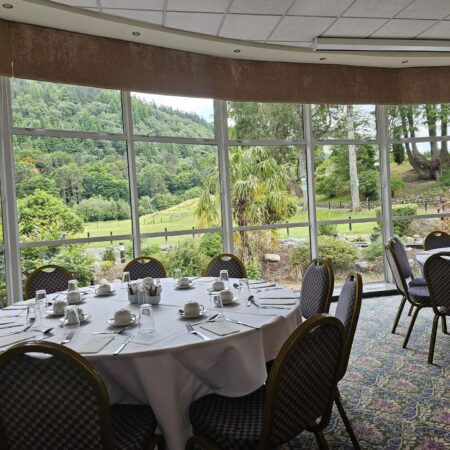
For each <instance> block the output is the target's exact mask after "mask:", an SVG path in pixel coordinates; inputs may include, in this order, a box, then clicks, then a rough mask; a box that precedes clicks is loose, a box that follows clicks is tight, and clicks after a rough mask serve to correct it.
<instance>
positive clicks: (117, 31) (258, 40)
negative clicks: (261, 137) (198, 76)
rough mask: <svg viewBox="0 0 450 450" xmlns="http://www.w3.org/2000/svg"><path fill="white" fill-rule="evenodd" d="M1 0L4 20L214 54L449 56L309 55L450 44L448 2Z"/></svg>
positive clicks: (395, 56) (345, 60) (350, 58)
mask: <svg viewBox="0 0 450 450" xmlns="http://www.w3.org/2000/svg"><path fill="white" fill-rule="evenodd" d="M4 1H7V2H8V3H10V4H11V5H13V9H4V8H0V17H2V18H5V19H10V20H15V21H22V22H27V23H34V24H37V25H45V26H53V27H55V28H62V29H67V30H71V31H80V32H85V33H90V34H96V35H104V36H109V37H117V38H119V39H124V38H125V39H127V40H130V41H136V42H143V43H148V44H153V45H160V46H165V47H171V48H178V49H182V50H190V51H194V52H198V53H205V54H213V55H217V56H225V57H233V58H242V59H258V60H277V61H292V62H316V63H318V62H320V63H324V64H330V63H333V64H336V63H337V64H353V65H355V64H358V65H367V66H381V67H405V65H406V66H439V65H441V66H443V65H450V55H449V54H443V53H431V52H430V53H426V52H421V53H407V54H406V53H398V52H384V53H383V52H374V53H367V52H338V53H331V52H329V53H328V54H327V53H323V52H321V53H320V54H319V53H317V52H314V51H313V50H312V49H311V47H312V41H313V39H314V38H315V37H339V38H342V37H344V38H364V39H367V38H368V39H371V38H372V39H414V40H417V39H418V40H421V39H426V40H429V39H438V40H449V44H450V0H55V1H46V0H22V1H19V0H11V1H9V0H4ZM130 30H131V32H130ZM180 30H182V31H181V32H180ZM132 31H134V32H135V34H136V32H137V33H139V36H133V35H132ZM236 50H238V51H236ZM406 57H407V61H406V60H405V58H406ZM405 61H406V62H405Z"/></svg>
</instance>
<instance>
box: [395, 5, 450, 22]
mask: <svg viewBox="0 0 450 450" xmlns="http://www.w3.org/2000/svg"><path fill="white" fill-rule="evenodd" d="M449 14H450V0H416V1H415V2H414V3H412V4H411V5H410V6H408V7H407V8H405V9H404V10H403V11H402V12H401V13H400V14H399V15H398V17H399V18H408V19H443V18H444V17H446V16H448V15H449Z"/></svg>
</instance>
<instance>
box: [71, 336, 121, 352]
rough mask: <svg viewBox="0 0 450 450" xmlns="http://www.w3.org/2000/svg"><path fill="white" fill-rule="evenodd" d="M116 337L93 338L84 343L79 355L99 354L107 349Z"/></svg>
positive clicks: (78, 349) (79, 349)
mask: <svg viewBox="0 0 450 450" xmlns="http://www.w3.org/2000/svg"><path fill="white" fill-rule="evenodd" d="M113 340H114V336H92V337H90V338H89V339H88V340H87V341H84V342H83V343H82V344H81V345H80V346H79V347H78V348H77V351H78V352H79V353H98V352H99V351H100V350H101V349H102V348H103V347H106V346H107V345H108V344H109V343H110V342H111V341H113Z"/></svg>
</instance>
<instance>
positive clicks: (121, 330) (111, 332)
mask: <svg viewBox="0 0 450 450" xmlns="http://www.w3.org/2000/svg"><path fill="white" fill-rule="evenodd" d="M130 327H131V325H128V326H126V327H123V328H121V329H120V330H112V331H93V332H92V334H122V333H123V332H124V331H126V330H128V328H130Z"/></svg>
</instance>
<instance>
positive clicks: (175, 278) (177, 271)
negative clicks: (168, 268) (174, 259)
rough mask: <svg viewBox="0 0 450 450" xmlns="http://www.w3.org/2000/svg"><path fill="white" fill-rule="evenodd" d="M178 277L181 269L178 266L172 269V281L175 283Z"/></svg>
mask: <svg viewBox="0 0 450 450" xmlns="http://www.w3.org/2000/svg"><path fill="white" fill-rule="evenodd" d="M180 278H181V269H179V268H176V269H173V281H175V282H176V283H177V282H178V280H179V279H180Z"/></svg>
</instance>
